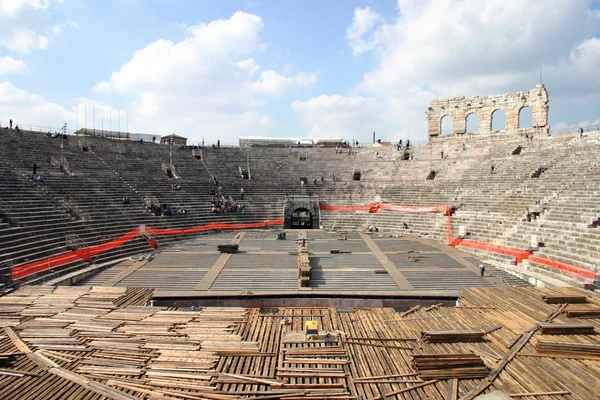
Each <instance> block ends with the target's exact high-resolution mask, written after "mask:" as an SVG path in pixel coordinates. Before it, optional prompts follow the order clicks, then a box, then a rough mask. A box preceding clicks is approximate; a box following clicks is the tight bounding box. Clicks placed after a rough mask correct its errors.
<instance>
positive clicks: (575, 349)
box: [535, 340, 600, 357]
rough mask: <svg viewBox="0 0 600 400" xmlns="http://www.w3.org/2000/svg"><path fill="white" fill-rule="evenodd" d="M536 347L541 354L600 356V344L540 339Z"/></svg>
mask: <svg viewBox="0 0 600 400" xmlns="http://www.w3.org/2000/svg"><path fill="white" fill-rule="evenodd" d="M535 349H536V350H537V352H538V353H541V354H551V355H566V356H590V357H600V344H585V343H561V342H546V341H541V340H540V341H538V342H537V344H536V345H535Z"/></svg>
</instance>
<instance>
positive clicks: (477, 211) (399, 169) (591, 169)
mask: <svg viewBox="0 0 600 400" xmlns="http://www.w3.org/2000/svg"><path fill="white" fill-rule="evenodd" d="M85 141H87V142H89V143H90V144H91V150H90V151H84V150H83V149H82V147H81V146H80V145H79V144H80V138H78V137H76V136H69V137H68V138H67V139H66V140H64V147H63V149H62V157H63V159H64V160H66V161H67V162H68V172H65V171H61V170H60V169H59V168H58V167H56V166H54V165H55V164H56V163H52V162H51V157H53V158H54V159H55V160H60V158H61V139H59V138H50V137H48V136H47V135H45V134H40V133H33V132H27V131H21V132H16V131H14V130H2V131H1V132H0V160H1V162H0V173H1V175H0V216H1V217H2V223H1V224H0V246H1V248H2V250H1V252H0V265H2V268H3V269H4V271H5V272H6V271H7V270H8V268H10V266H13V265H18V264H22V263H25V262H30V261H33V260H36V259H43V258H45V257H48V256H49V255H55V254H58V253H61V252H66V251H68V250H69V248H71V247H73V246H74V244H73V236H72V235H73V234H75V235H77V236H76V238H78V240H80V242H77V243H79V245H81V244H82V243H83V244H85V245H93V244H99V243H102V242H105V241H107V240H110V239H113V238H115V237H117V236H120V235H122V234H123V233H125V232H128V231H130V230H131V229H132V228H135V227H136V226H139V225H148V226H151V227H163V228H166V227H168V228H183V227H193V226H199V225H203V224H206V223H210V222H219V221H220V222H229V223H246V222H260V221H264V220H270V219H275V218H280V217H282V210H283V199H284V197H285V195H286V194H309V193H310V194H315V195H318V196H319V197H320V200H321V202H322V203H327V204H367V203H369V202H373V201H375V200H381V201H384V202H389V203H394V204H398V205H415V206H423V205H439V204H451V205H453V206H456V212H455V213H454V216H453V219H452V232H453V234H454V235H455V236H456V235H457V234H458V227H459V226H460V225H462V226H464V227H465V228H466V231H467V235H468V237H469V238H472V239H476V240H479V241H484V242H489V243H493V244H501V245H506V246H511V247H517V248H522V249H528V248H529V247H530V237H531V235H532V234H536V235H537V237H538V240H539V241H541V242H543V244H544V246H543V247H540V249H539V251H538V253H539V254H542V255H545V256H547V257H551V258H554V259H557V260H561V261H564V262H565V263H570V264H574V265H578V266H582V267H585V268H589V269H593V268H594V265H595V263H596V262H597V259H598V256H599V255H600V244H599V243H600V240H598V239H600V232H599V231H598V228H597V226H598V218H599V217H600V200H598V199H597V198H598V193H597V191H598V189H597V188H598V187H599V185H598V184H599V183H600V159H599V158H600V156H599V155H598V150H599V149H600V133H599V132H591V133H588V134H587V135H586V137H584V138H583V139H579V138H578V137H576V136H558V137H543V138H535V139H534V140H533V141H528V140H526V139H524V138H516V137H513V138H506V140H503V141H498V140H495V141H490V139H489V138H488V139H483V138H481V139H480V138H477V136H476V135H474V136H470V137H463V138H448V137H444V138H440V140H434V141H433V142H432V143H430V144H429V145H427V146H423V147H414V148H409V149H408V150H405V149H401V150H400V151H399V150H398V149H397V148H396V147H380V148H360V149H357V150H356V151H355V152H354V153H353V154H351V155H348V154H347V152H345V153H344V154H336V153H335V149H328V148H293V149H291V151H290V150H289V149H287V148H270V147H269V148H267V147H264V148H261V147H251V148H238V147H233V148H232V147H228V148H212V147H208V148H204V149H201V150H194V151H193V152H192V150H189V149H179V148H178V147H177V146H173V147H170V146H168V145H161V144H153V143H147V142H146V143H143V144H142V143H139V142H131V141H119V140H111V139H103V138H93V137H86V138H85ZM84 147H85V146H84ZM442 152H443V158H442ZM408 154H412V157H408ZM200 157H201V158H200ZM171 158H172V162H173V165H174V167H175V177H174V178H170V177H169V176H167V174H166V173H165V171H164V169H163V167H164V166H165V165H166V166H168V165H169V164H170V160H171ZM407 158H409V159H407ZM34 163H35V164H36V165H37V173H38V174H41V175H42V176H43V178H44V181H43V183H36V182H33V181H32V179H31V175H32V166H33V164H34ZM491 165H494V173H493V174H492V173H491ZM276 166H278V168H276ZM240 168H242V169H244V170H246V171H247V170H249V172H250V174H251V176H252V178H253V179H252V180H244V179H242V177H241V176H240V173H239V171H240ZM432 171H433V173H432ZM333 174H335V178H336V179H335V183H334V182H333ZM211 175H213V176H215V177H217V178H218V179H219V184H220V185H222V186H223V188H224V191H225V194H226V196H229V195H231V196H232V197H233V198H234V200H238V201H239V200H240V195H239V193H240V188H242V187H243V188H244V192H245V198H244V200H243V203H244V205H245V206H246V208H245V212H244V213H243V214H239V213H235V214H234V213H230V214H212V213H210V210H211V205H210V196H209V194H208V192H209V190H210V189H214V186H210V185H209V178H210V176H211ZM359 175H360V180H355V179H359ZM302 178H305V179H306V180H307V183H306V184H305V185H304V186H303V187H301V185H300V180H301V179H302ZM428 178H430V179H428ZM431 178H433V179H431ZM314 179H316V180H317V184H316V185H315V184H314V183H313V180H314ZM171 184H179V185H181V188H182V189H181V190H173V189H171V187H170V185H171ZM123 197H129V199H130V201H131V204H128V205H123V204H121V199H122V198H123ZM148 199H156V200H158V202H159V203H161V204H162V203H167V204H168V205H169V206H171V208H172V209H176V208H179V207H184V208H185V209H186V212H187V213H186V214H185V215H177V216H171V217H166V216H163V217H157V216H154V215H153V214H152V213H151V212H150V211H149V210H148V208H147V201H148ZM536 203H539V204H536ZM527 207H529V209H530V210H531V211H540V212H541V214H540V217H539V218H538V219H536V220H535V221H533V222H525V221H522V217H523V212H524V210H525V209H526V208H527ZM322 221H323V224H324V225H325V227H327V228H332V227H335V228H342V229H346V228H357V227H360V226H362V225H363V224H373V223H374V224H376V225H378V226H380V227H382V228H388V229H399V228H401V227H402V226H403V223H406V224H407V225H408V226H409V229H410V230H412V231H413V232H414V233H420V234H428V235H429V236H430V237H432V238H435V239H438V240H440V241H445V240H446V220H445V218H444V217H443V216H441V215H440V214H407V213H395V212H383V213H379V214H368V213H351V214H349V213H341V212H323V214H322ZM176 239H177V238H167V237H164V238H159V242H160V243H165V242H167V241H169V240H176ZM147 248H148V247H147V243H146V241H145V240H141V239H139V240H134V241H132V242H130V243H128V244H127V245H125V246H123V247H122V248H120V249H116V250H113V251H111V252H108V253H106V254H103V255H101V256H98V257H97V258H96V259H95V261H96V262H101V261H105V260H109V259H113V258H118V257H121V256H123V255H129V254H134V253H136V252H140V251H144V250H146V249H147ZM75 267H79V265H77V266H75ZM75 267H74V268H75Z"/></svg>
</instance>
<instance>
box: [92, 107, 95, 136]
mask: <svg viewBox="0 0 600 400" xmlns="http://www.w3.org/2000/svg"><path fill="white" fill-rule="evenodd" d="M92 116H93V117H94V136H96V106H95V105H94V106H92Z"/></svg>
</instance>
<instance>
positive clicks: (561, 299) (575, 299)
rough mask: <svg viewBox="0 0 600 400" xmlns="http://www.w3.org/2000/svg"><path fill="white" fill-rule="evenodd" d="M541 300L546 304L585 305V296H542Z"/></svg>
mask: <svg viewBox="0 0 600 400" xmlns="http://www.w3.org/2000/svg"><path fill="white" fill-rule="evenodd" d="M542 299H543V300H544V301H545V302H546V303H548V304H566V303H587V296H563V295H544V296H542Z"/></svg>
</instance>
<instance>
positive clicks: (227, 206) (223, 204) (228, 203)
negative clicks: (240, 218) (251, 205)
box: [210, 192, 246, 214]
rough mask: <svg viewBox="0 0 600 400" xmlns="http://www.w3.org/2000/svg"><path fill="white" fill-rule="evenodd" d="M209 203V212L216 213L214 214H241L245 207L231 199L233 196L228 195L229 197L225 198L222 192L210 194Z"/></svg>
mask: <svg viewBox="0 0 600 400" xmlns="http://www.w3.org/2000/svg"><path fill="white" fill-rule="evenodd" d="M242 196H243V192H242ZM242 198H243V197H242ZM210 204H211V205H212V208H211V210H210V212H211V213H216V214H221V213H222V214H228V213H242V214H243V213H244V211H245V208H246V206H244V205H243V204H242V203H238V202H237V201H235V200H233V197H231V196H229V198H226V197H225V196H224V195H223V194H220V195H216V194H213V195H211V198H210Z"/></svg>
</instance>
